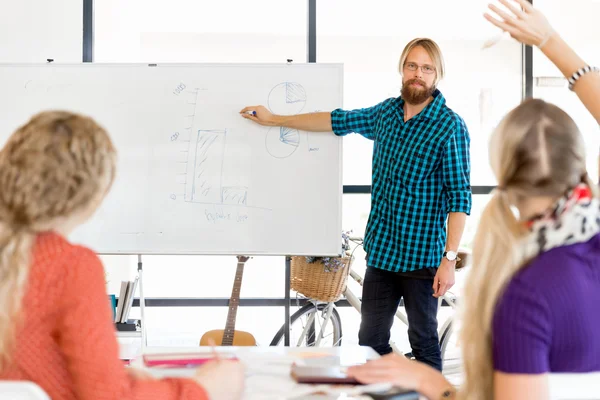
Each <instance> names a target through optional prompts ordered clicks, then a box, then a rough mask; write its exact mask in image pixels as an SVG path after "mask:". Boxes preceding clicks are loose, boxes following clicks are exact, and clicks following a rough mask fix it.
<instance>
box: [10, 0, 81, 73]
mask: <svg viewBox="0 0 600 400" xmlns="http://www.w3.org/2000/svg"><path fill="white" fill-rule="evenodd" d="M0 10H1V11H0V62H10V63H19V62H45V61H46V59H47V58H53V59H54V60H55V62H81V60H82V52H83V50H82V47H83V1H82V0H52V1H47V0H18V1H14V0H0Z"/></svg>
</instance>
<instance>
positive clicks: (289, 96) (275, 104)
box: [267, 82, 306, 115]
mask: <svg viewBox="0 0 600 400" xmlns="http://www.w3.org/2000/svg"><path fill="white" fill-rule="evenodd" d="M267 104H268V106H269V110H271V112H272V113H273V114H279V115H295V114H299V113H300V111H302V109H303V108H304V105H305V104H306V91H305V90H304V87H303V86H302V85H301V84H299V83H297V82H283V83H280V84H279V85H277V86H275V87H274V88H273V89H271V92H269V99H268V103H267Z"/></svg>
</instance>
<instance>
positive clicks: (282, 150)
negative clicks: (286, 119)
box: [265, 126, 300, 158]
mask: <svg viewBox="0 0 600 400" xmlns="http://www.w3.org/2000/svg"><path fill="white" fill-rule="evenodd" d="M299 145H300V133H299V132H298V130H297V129H291V128H286V127H283V126H282V127H279V126H274V127H272V128H271V129H269V131H268V132H267V137H266V139H265V146H266V148H267V152H268V153H269V154H270V155H271V156H273V157H275V158H286V157H289V156H291V155H292V154H294V152H295V151H296V150H297V149H298V146H299Z"/></svg>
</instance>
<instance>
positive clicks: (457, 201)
mask: <svg viewBox="0 0 600 400" xmlns="http://www.w3.org/2000/svg"><path fill="white" fill-rule="evenodd" d="M456 118H457V119H456V121H455V124H454V133H453V134H452V135H451V137H450V139H449V140H448V143H447V145H446V149H445V153H444V158H443V163H442V171H443V179H444V187H445V189H446V195H447V196H448V198H447V200H448V210H447V211H448V212H449V213H450V212H462V213H465V214H467V215H469V214H471V204H472V193H471V161H470V154H469V147H470V138H469V131H468V130H467V126H466V124H465V123H464V121H463V120H462V119H461V118H460V117H458V116H457V117H456Z"/></svg>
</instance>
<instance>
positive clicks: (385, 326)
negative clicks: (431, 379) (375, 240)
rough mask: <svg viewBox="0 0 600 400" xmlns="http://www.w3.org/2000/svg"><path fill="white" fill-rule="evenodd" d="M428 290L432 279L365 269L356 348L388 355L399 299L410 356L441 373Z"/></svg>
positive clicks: (433, 306) (433, 309)
mask: <svg viewBox="0 0 600 400" xmlns="http://www.w3.org/2000/svg"><path fill="white" fill-rule="evenodd" d="M432 286H433V279H412V278H406V277H403V276H401V275H399V274H397V273H395V272H390V271H384V270H381V269H378V268H371V267H369V268H367V271H366V273H365V279H364V286H363V295H362V307H361V323H360V331H359V333H358V342H359V344H360V345H361V346H370V347H372V348H373V349H375V351H377V352H378V353H379V354H381V355H384V354H388V353H391V352H392V347H391V346H390V343H389V342H390V330H391V328H392V324H393V322H394V318H395V317H394V315H395V314H396V310H397V309H398V305H399V304H400V299H401V298H402V297H403V298H404V306H405V309H406V315H407V316H408V325H409V327H408V339H409V341H410V346H411V348H412V353H413V356H414V357H415V358H416V359H417V360H418V361H421V362H424V363H425V364H428V365H430V366H432V367H434V368H436V369H437V370H439V371H441V370H442V358H441V354H440V346H439V341H438V334H437V308H438V299H436V298H435V297H433V287H432Z"/></svg>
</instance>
